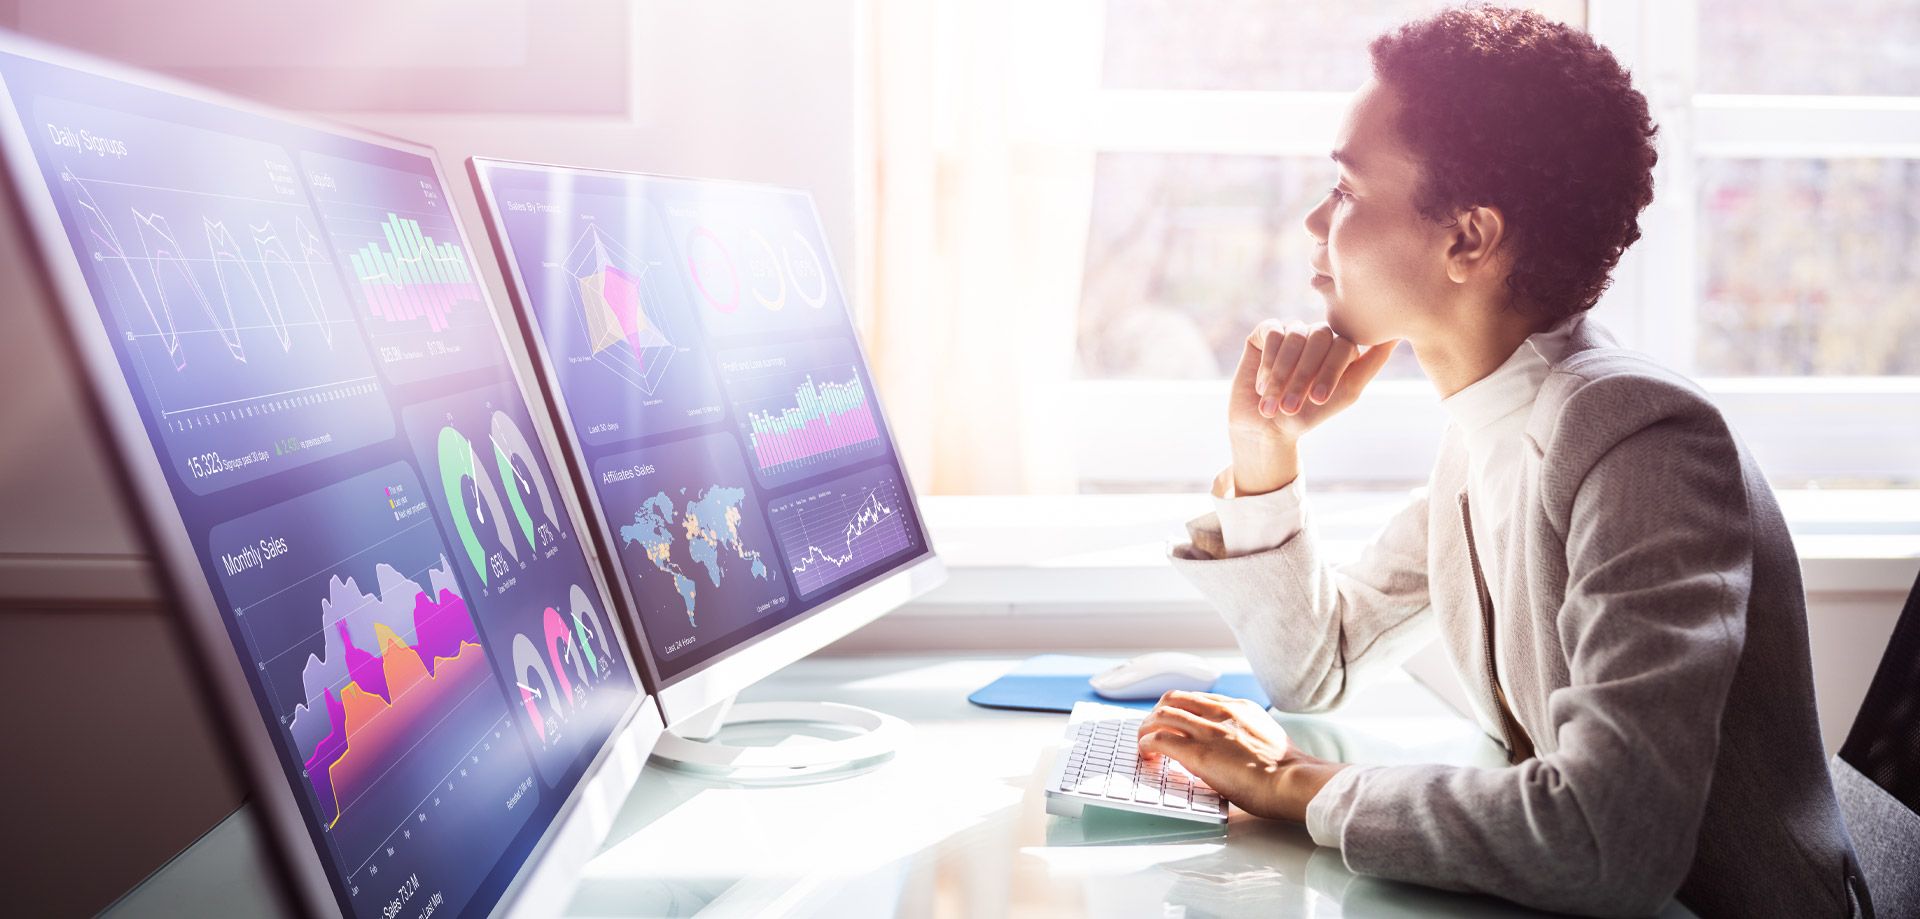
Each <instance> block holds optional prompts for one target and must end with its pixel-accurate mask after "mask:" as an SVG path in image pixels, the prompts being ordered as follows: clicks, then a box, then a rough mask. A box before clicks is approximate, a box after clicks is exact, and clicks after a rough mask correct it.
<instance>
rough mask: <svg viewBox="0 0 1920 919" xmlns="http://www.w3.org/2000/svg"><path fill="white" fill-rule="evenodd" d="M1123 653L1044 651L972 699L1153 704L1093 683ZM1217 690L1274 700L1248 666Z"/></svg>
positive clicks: (1030, 707)
mask: <svg viewBox="0 0 1920 919" xmlns="http://www.w3.org/2000/svg"><path fill="white" fill-rule="evenodd" d="M1120 661H1121V658H1117V657H1073V656H1071V655H1067V654H1042V655H1040V656H1039V657H1030V658H1027V659H1026V660H1024V661H1021V662H1020V665H1019V666H1017V667H1014V668H1013V670H1011V671H1009V672H1008V673H1007V675H1006V676H1003V677H1001V678H999V679H997V680H994V681H993V682H991V683H988V684H987V685H985V686H982V687H980V688H979V689H977V690H975V691H974V693H973V695H970V696H968V697H967V701H968V702H972V703H973V704H975V705H980V706H984V707H986V708H1011V709H1017V710H1020V711H1027V712H1071V711H1073V703H1075V702H1102V703H1105V704H1107V705H1123V706H1126V707H1127V708H1137V709H1141V710H1143V711H1144V710H1146V709H1150V708H1152V707H1153V706H1154V703H1155V702H1157V701H1158V700H1156V699H1140V700H1137V701H1132V702H1122V701H1119V700H1116V699H1104V698H1101V697H1100V696H1099V695H1097V694H1095V693H1094V691H1093V687H1091V686H1088V685H1087V678H1088V677H1091V676H1093V675H1094V674H1096V673H1099V672H1100V671H1102V670H1105V669H1107V668H1108V667H1112V666H1113V665H1115V664H1118V663H1120ZM1212 691H1213V692H1217V693H1220V694H1221V695H1226V696H1239V697H1240V698H1243V699H1252V700H1253V701H1255V702H1258V703H1260V705H1261V706H1262V707H1265V706H1266V705H1268V700H1267V693H1266V690H1263V689H1261V688H1260V684H1259V683H1258V682H1255V681H1254V679H1253V674H1251V673H1248V672H1246V671H1239V672H1233V673H1223V674H1221V675H1220V679H1219V681H1218V682H1216V683H1214V684H1213V689H1212Z"/></svg>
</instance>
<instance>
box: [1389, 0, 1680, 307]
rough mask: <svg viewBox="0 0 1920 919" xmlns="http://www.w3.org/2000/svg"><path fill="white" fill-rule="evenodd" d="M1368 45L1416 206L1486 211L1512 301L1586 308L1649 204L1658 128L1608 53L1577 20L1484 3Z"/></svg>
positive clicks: (1440, 214)
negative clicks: (1413, 157) (1494, 217)
mask: <svg viewBox="0 0 1920 919" xmlns="http://www.w3.org/2000/svg"><path fill="white" fill-rule="evenodd" d="M1368 50H1369V52H1370V54H1371V56H1372V59H1373V69H1374V73H1375V75H1376V77H1377V78H1378V79H1379V80H1380V81H1381V82H1382V83H1384V84H1386V85H1388V86H1391V87H1392V88H1393V89H1394V90H1395V91H1396V92H1397V93H1398V94H1399V96H1400V98H1401V100H1402V102H1403V105H1402V110H1401V115H1400V119H1399V123H1398V125H1397V127H1398V129H1399V131H1400V133H1401V136H1402V137H1403V138H1404V139H1405V140H1406V141H1407V143H1408V144H1409V145H1410V146H1412V147H1413V149H1414V150H1416V151H1418V153H1417V156H1418V157H1419V158H1420V159H1421V160H1422V165H1423V169H1422V183H1421V190H1420V192H1419V194H1418V196H1417V199H1416V204H1417V206H1418V207H1419V209H1420V212H1421V213H1422V214H1423V215H1425V216H1426V217H1427V218H1429V219H1432V220H1437V221H1443V222H1447V221H1451V219H1452V215H1455V214H1458V213H1459V212H1460V211H1461V210H1464V209H1466V208H1468V207H1474V206H1487V207H1495V208H1498V209H1499V210H1500V211H1501V213H1502V214H1503V215H1504V216H1505V218H1506V241H1507V244H1508V245H1511V246H1512V247H1513V249H1512V252H1513V256H1512V263H1511V264H1512V270H1511V273H1509V274H1508V276H1507V279H1506V283H1507V287H1508V289H1509V290H1511V291H1512V292H1513V293H1514V295H1515V296H1514V300H1513V305H1514V307H1515V308H1517V309H1520V310H1523V311H1526V312H1528V313H1531V314H1533V315H1535V316H1538V317H1541V318H1544V319H1554V320H1557V319H1561V318H1564V317H1566V316H1570V315H1573V314H1574V313H1577V312H1580V311H1583V310H1586V309H1589V308H1591V307H1592V306H1593V305H1594V303H1595V302H1597V301H1598V300H1599V299H1600V293H1601V292H1602V291H1604V290H1606V289H1607V284H1608V283H1609V275H1610V274H1611V273H1612V271H1613V266H1614V265H1615V264H1617V263H1618V262H1619V261H1620V254H1621V253H1622V252H1625V251H1626V249H1627V247H1628V246H1630V245H1632V244H1633V242H1634V240H1637V239H1639V238H1640V224H1639V220H1638V217H1639V214H1640V211H1641V210H1642V209H1644V208H1645V207H1646V206H1647V205H1648V204H1649V203H1651V202H1652V201H1653V164H1654V161H1655V160H1656V159H1657V154H1656V153H1655V151H1654V147H1653V136H1654V132H1655V130H1656V128H1655V127H1654V124H1653V119H1652V118H1651V117H1650V116H1649V115H1648V113H1647V100H1646V97H1645V96H1642V95H1641V94H1640V92H1639V91H1638V90H1636V89H1634V88H1633V84H1632V82H1631V80H1630V79H1629V78H1628V75H1627V71H1626V70H1625V69H1624V68H1622V67H1621V66H1620V62H1619V61H1616V60H1614V57H1613V54H1612V53H1610V52H1609V51H1607V49H1605V48H1602V47H1601V46H1600V45H1599V44H1598V43H1596V42H1595V41H1594V40H1593V39H1592V37H1590V36H1588V35H1587V34H1586V33H1584V32H1581V31H1579V30H1578V29H1573V28H1570V27H1568V26H1565V25H1561V24H1559V23H1556V22H1553V21H1551V20H1549V19H1547V18H1546V17H1544V16H1541V15H1540V14H1538V13H1535V12H1532V11H1529V10H1515V9H1506V8H1501V7H1489V6H1473V7H1465V8H1456V9H1449V10H1445V11H1442V12H1440V13H1437V14H1435V15H1433V16H1430V17H1428V18H1426V19H1421V20H1418V21H1415V22H1411V23H1408V24H1407V25H1404V26H1401V27H1400V28H1399V29H1397V30H1394V31H1392V32H1388V33H1386V34H1384V35H1381V36H1380V37H1378V38H1375V39H1374V40H1373V43H1372V44H1371V45H1370V46H1369V48H1368Z"/></svg>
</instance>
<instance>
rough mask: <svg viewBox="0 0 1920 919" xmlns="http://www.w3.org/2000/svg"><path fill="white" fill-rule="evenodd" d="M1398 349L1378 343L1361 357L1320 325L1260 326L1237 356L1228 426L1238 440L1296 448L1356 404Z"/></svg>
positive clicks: (1270, 323)
mask: <svg viewBox="0 0 1920 919" xmlns="http://www.w3.org/2000/svg"><path fill="white" fill-rule="evenodd" d="M1397 344H1399V342H1397V341H1388V342H1382V343H1380V344H1378V345H1375V346H1373V347H1371V348H1368V349H1367V350H1366V351H1365V352H1362V351H1361V350H1360V347H1359V346H1358V345H1356V344H1354V343H1353V342H1352V341H1350V340H1348V339H1345V338H1341V337H1340V336H1338V335H1335V334H1334V333H1333V329H1332V327H1330V326H1328V325H1327V324H1326V323H1324V322H1323V323H1317V324H1314V325H1308V324H1307V323H1304V322H1288V323H1282V322H1280V321H1279V320H1277V319H1269V320H1267V321H1265V322H1262V323H1260V324H1259V325H1258V326H1255V327H1254V329H1253V331H1252V332H1250V333H1248V335H1247V344H1246V347H1245V348H1244V349H1243V350H1242V351H1241V353H1240V366H1239V367H1238V368H1237V369H1236V370H1235V371H1234V376H1233V395H1232V397H1231V398H1230V400H1229V402H1228V405H1227V426H1228V428H1229V429H1230V430H1231V431H1232V432H1233V435H1234V436H1235V437H1236V438H1249V437H1250V438H1265V439H1278V440H1283V441H1286V442H1287V443H1289V444H1293V443H1298V442H1299V440H1300V436H1301V435H1302V434H1305V433H1306V432H1308V431H1310V430H1312V429H1313V428H1314V427H1315V426H1316V425H1318V424H1319V423H1320V422H1322V421H1325V420H1327V419H1328V418H1331V417H1333V416H1334V415H1337V414H1339V413H1340V412H1341V410H1343V409H1345V408H1346V407H1347V406H1349V405H1352V404H1353V403H1354V400H1356V399H1358V398H1360V391H1361V390H1363V389H1365V388H1366V386H1367V384H1368V383H1370V382H1372V381H1373V378H1374V376H1375V375H1376V374H1378V373H1379V372H1380V368H1382V367H1385V366H1386V365H1387V358H1388V356H1390V355H1391V354H1393V348H1394V346H1395V345H1397Z"/></svg>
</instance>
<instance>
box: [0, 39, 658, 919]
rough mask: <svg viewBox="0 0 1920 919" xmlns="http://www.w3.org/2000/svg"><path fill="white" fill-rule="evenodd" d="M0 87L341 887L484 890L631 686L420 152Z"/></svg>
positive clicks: (466, 907)
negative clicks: (13, 114)
mask: <svg viewBox="0 0 1920 919" xmlns="http://www.w3.org/2000/svg"><path fill="white" fill-rule="evenodd" d="M0 81H4V84H5V93H6V96H7V98H8V100H9V101H10V102H11V108H12V110H13V112H14V113H15V114H16V115H17V124H16V125H10V126H8V127H9V128H10V129H15V128H17V133H16V134H13V137H14V138H16V139H19V140H24V142H25V150H24V154H25V157H26V158H27V159H30V160H31V164H32V166H33V167H36V168H34V169H33V170H32V171H34V172H37V173H38V176H39V177H40V179H42V180H43V181H44V189H41V191H44V192H45V193H46V195H48V196H49V197H50V198H51V201H52V205H53V209H54V210H55V211H56V212H57V214H58V218H59V223H60V226H59V227H58V228H57V230H50V229H48V228H44V227H43V228H41V229H42V232H43V235H44V234H47V233H53V234H55V235H64V238H65V242H66V244H67V246H68V248H69V249H70V255H71V257H72V258H73V260H74V261H73V266H72V267H74V268H77V269H78V272H79V274H80V275H81V276H83V277H84V279H85V284H86V289H87V291H88V292H89V293H90V294H91V297H92V301H93V302H92V304H91V305H92V307H93V309H92V310H91V311H88V310H84V309H77V308H71V305H70V309H69V310H68V316H69V318H70V320H74V319H75V317H81V318H79V319H78V321H81V322H83V323H85V322H89V321H90V322H93V323H95V324H97V327H96V328H93V329H77V330H76V331H77V332H80V333H83V334H93V335H102V336H103V337H104V340H105V341H106V342H107V343H108V344H109V345H110V346H111V350H112V352H113V354H114V357H115V358H116V360H117V364H118V370H119V378H118V379H112V380H95V381H94V384H95V385H96V386H109V387H112V386H120V387H124V388H125V390H126V392H127V394H129V395H130V396H131V402H132V404H133V405H134V407H135V409H136V411H137V414H138V416H139V421H140V423H141V426H142V427H143V428H144V431H145V434H146V436H147V438H148V439H149V441H150V443H151V448H152V451H153V454H154V456H155V458H156V459H157V461H158V465H159V467H160V468H161V470H162V472H163V474H164V478H165V482H166V485H167V488H168V489H169V491H170V493H171V498H172V502H173V506H174V507H175V508H177V511H178V527H179V528H180V530H181V531H182V532H183V533H184V535H185V538H186V540H187V542H188V543H189V544H190V545H191V546H192V548H193V551H194V552H195V555H196V561H197V564H198V567H199V569H200V570H201V572H202V573H203V574H204V577H205V580H206V584H207V588H208V591H209V592H210V593H211V595H212V597H213V598H214V599H215V602H216V605H217V606H218V608H219V613H220V615H221V618H222V624H223V625H224V626H225V628H226V631H227V634H228V637H229V638H230V639H231V651H232V653H234V654H235V655H237V659H238V662H239V664H240V666H241V668H242V669H243V671H244V672H245V673H246V675H247V682H248V684H249V687H250V689H251V692H252V695H253V699H252V702H253V703H254V706H255V707H256V708H257V711H258V715H259V719H260V720H259V723H258V725H256V726H254V728H253V729H255V730H264V731H266V732H267V733H268V734H270V735H271V737H272V739H273V747H274V750H275V752H276V755H277V757H278V759H279V761H280V766H281V768H282V771H283V772H284V779H285V783H286V785H287V787H288V788H289V789H290V790H291V792H292V793H293V795H294V797H295V798H296V800H297V802H298V804H299V807H300V810H301V814H302V816H303V817H304V820H305V823H306V829H307V831H308V834H309V835H310V838H311V841H312V845H313V849H314V851H315V852H316V853H317V855H318V856H319V860H320V862H321V864H322V867H323V868H324V869H325V872H326V875H327V877H328V879H329V880H330V882H331V883H332V885H333V887H334V892H335V896H336V898H337V900H338V904H339V906H340V908H341V910H342V911H343V912H345V913H346V914H348V915H358V916H392V915H421V914H429V913H430V914H436V915H454V914H466V913H475V912H484V911H486V910H487V909H488V908H490V907H491V906H492V904H493V903H495V902H496V901H497V900H498V898H499V896H500V895H501V893H502V892H503V891H504V890H505V889H506V887H507V885H508V884H509V883H510V882H511V880H512V879H513V877H514V875H515V873H516V872H517V870H518V869H519V867H520V866H521V864H522V863H523V862H524V861H525V859H526V858H527V857H528V855H529V854H530V853H531V851H532V850H533V847H534V846H535V845H536V843H537V842H538V840H539V838H540V835H541V833H542V832H543V830H544V829H545V828H546V827H547V825H548V824H549V823H551V822H552V820H553V818H554V817H555V815H556V813H557V811H558V809H559V808H560V807H561V805H562V803H563V802H565V800H566V799H567V796H568V794H569V792H570V791H571V790H572V789H573V787H574V786H575V785H576V784H577V783H578V782H580V781H581V779H582V777H583V775H584V773H585V771H586V769H587V767H588V766H589V764H590V763H591V762H592V760H593V759H594V757H595V756H596V755H597V753H598V751H599V750H600V749H601V747H602V746H603V745H604V744H605V742H606V739H607V738H608V737H609V735H610V734H611V733H612V732H613V731H614V730H616V729H617V728H618V727H619V726H621V725H622V724H623V723H624V721H625V720H626V719H627V718H628V717H629V716H630V715H631V714H632V713H633V712H634V711H635V710H636V708H637V702H638V700H639V689H638V686H637V683H636V679H635V673H634V671H633V669H632V665H631V663H630V661H629V660H628V659H627V654H626V651H625V647H624V639H623V638H622V636H621V633H620V626H619V625H618V623H617V619H618V617H617V616H616V615H614V611H613V610H611V609H610V608H609V604H608V602H607V598H606V596H605V594H604V593H603V592H602V590H601V588H600V587H599V585H598V582H597V581H596V580H595V579H594V577H593V575H592V573H591V571H590V567H589V562H588V560H587V558H586V556H585V554H584V553H585V551H586V550H584V549H583V545H582V538H581V534H580V533H578V532H576V528H575V525H574V523H573V517H572V514H571V513H570V512H569V510H568V509H567V507H566V506H565V504H564V503H563V494H562V489H563V488H564V487H566V486H564V485H563V484H561V481H557V480H556V479H555V477H554V470H553V469H552V468H551V466H550V465H549V463H548V460H547V458H546V455H545V452H544V451H543V450H542V449H541V448H540V446H539V439H538V435H537V431H536V429H535V428H534V426H533V419H532V416H531V414H530V412H529V408H528V405H527V402H526V400H525V398H524V395H523V392H522V390H521V388H520V386H519V384H518V382H517V379H516V377H515V375H514V373H513V371H512V369H511V364H510V362H509V358H508V355H507V351H506V349H505V347H504V341H503V338H502V334H501V329H500V326H499V325H497V324H496V322H495V319H494V316H493V313H492V309H491V306H490V303H489V298H488V296H487V294H486V291H485V285H484V282H483V279H482V278H481V276H480V275H479V273H478V272H479V269H478V267H477V266H476V264H475V262H474V260H473V259H472V258H471V254H470V252H469V250H468V243H467V241H466V239H465V237H464V236H463V234H462V232H461V230H460V227H459V224H458V218H457V215H456V214H455V212H454V211H453V209H452V207H451V205H450V203H449V201H448V200H447V197H446V189H445V188H444V186H443V184H442V181H441V179H440V175H439V172H438V169H437V168H436V165H435V163H434V161H433V159H432V156H431V154H430V153H429V152H427V151H424V150H422V149H418V148H412V147H409V146H406V145H402V144H397V143H382V142H374V141H371V140H367V139H361V138H358V137H355V136H351V135H347V134H343V133H335V132H332V131H327V130H322V129H319V128H315V127H310V126H306V125H303V124H298V123H294V122H290V121H286V120H281V119H279V118H275V117H272V116H269V115H266V114H261V113H258V112H255V111H253V110H251V109H248V108H245V107H238V106H229V105H223V104H218V103H216V102H213V101H209V100H206V99H201V98H198V97H194V96H190V95H181V94H176V93H172V92H168V91H164V90H160V89H155V88H150V87H148V86H146V85H143V84H141V83H137V82H129V81H126V80H121V79H116V78H113V77H110V76H106V75H102V74H99V73H95V72H92V71H90V70H86V69H76V68H74V67H68V66H65V65H63V64H62V63H58V62H56V61H55V60H42V59H40V58H39V57H38V56H36V55H34V54H31V53H26V52H25V51H24V50H23V51H20V52H19V53H16V49H15V48H14V47H13V45H12V44H11V43H8V44H4V45H0ZM8 153H9V156H10V157H11V156H22V155H23V151H22V149H21V147H19V146H17V145H11V144H10V145H9V149H8ZM16 174H17V173H16ZM22 193H23V194H31V193H35V192H34V191H33V190H31V189H22ZM89 313H90V315H88V314H89ZM162 523H163V524H165V523H171V522H170V521H163V522H162ZM240 727H241V728H243V729H245V728H246V726H244V725H242V726H240Z"/></svg>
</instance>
